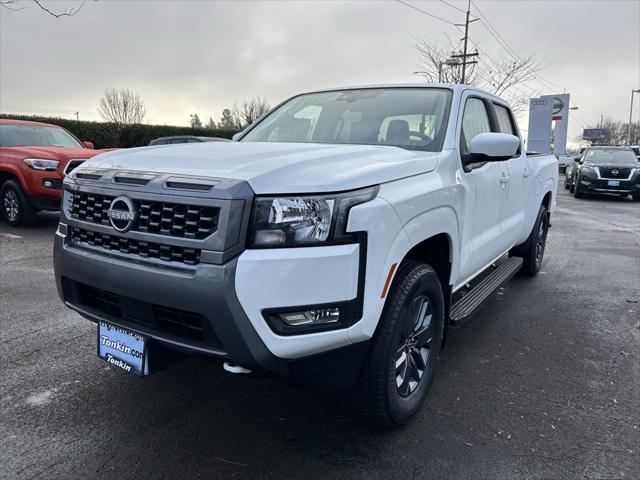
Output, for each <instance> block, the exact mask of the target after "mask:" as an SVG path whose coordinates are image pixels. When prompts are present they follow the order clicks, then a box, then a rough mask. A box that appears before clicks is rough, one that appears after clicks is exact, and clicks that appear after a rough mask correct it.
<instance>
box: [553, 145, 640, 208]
mask: <svg viewBox="0 0 640 480" xmlns="http://www.w3.org/2000/svg"><path fill="white" fill-rule="evenodd" d="M566 186H568V188H569V189H570V191H571V193H573V194H574V196H575V197H576V198H578V197H581V196H582V195H583V194H585V193H613V194H618V195H621V196H623V197H624V196H627V195H632V196H633V199H634V200H640V164H638V160H637V157H636V155H635V152H634V151H633V150H632V149H631V148H629V147H622V146H604V145H594V146H591V147H588V148H587V149H586V150H585V151H584V153H583V154H582V156H581V157H580V158H579V159H577V160H576V161H575V162H574V163H573V165H572V166H571V170H570V171H569V173H568V174H567V176H566V177H565V187H566Z"/></svg>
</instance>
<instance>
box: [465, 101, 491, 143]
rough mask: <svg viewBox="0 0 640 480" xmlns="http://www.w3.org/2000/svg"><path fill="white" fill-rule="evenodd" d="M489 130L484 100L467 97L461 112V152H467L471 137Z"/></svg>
mask: <svg viewBox="0 0 640 480" xmlns="http://www.w3.org/2000/svg"><path fill="white" fill-rule="evenodd" d="M490 131H491V124H490V123H489V114H488V113H487V107H486V106H485V104H484V102H483V101H482V100H480V99H479V98H474V97H471V98H468V99H467V102H466V103H465V105H464V113H463V114H462V153H463V154H467V153H469V145H470V144H471V139H473V137H475V136H476V135H478V134H480V133H487V132H490Z"/></svg>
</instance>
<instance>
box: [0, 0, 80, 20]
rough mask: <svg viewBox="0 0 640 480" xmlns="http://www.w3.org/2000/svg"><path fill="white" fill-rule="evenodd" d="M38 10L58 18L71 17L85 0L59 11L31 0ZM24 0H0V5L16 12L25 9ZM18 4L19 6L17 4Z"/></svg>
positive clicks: (38, 1)
mask: <svg viewBox="0 0 640 480" xmlns="http://www.w3.org/2000/svg"><path fill="white" fill-rule="evenodd" d="M31 2H32V3H34V4H35V5H36V6H37V7H38V8H40V10H42V11H44V12H46V13H48V14H49V15H51V16H52V17H55V18H60V17H73V16H74V15H75V14H76V13H78V12H79V11H80V9H81V8H82V7H83V6H84V3H85V0H82V2H81V3H80V5H79V6H77V7H76V8H70V9H68V10H63V11H61V12H54V11H53V10H51V9H49V8H48V7H46V6H45V5H44V4H43V2H42V1H41V0H31ZM24 3H25V2H24V1H22V2H21V1H19V0H0V7H4V8H6V9H8V10H11V11H14V12H18V11H20V10H25V9H26V8H27V7H26V6H22V5H24ZM19 5H20V6H19Z"/></svg>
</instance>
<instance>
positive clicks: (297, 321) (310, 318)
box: [280, 307, 340, 326]
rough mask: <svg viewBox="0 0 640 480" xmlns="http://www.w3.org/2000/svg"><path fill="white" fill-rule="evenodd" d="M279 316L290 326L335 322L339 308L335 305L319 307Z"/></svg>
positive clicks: (338, 316)
mask: <svg viewBox="0 0 640 480" xmlns="http://www.w3.org/2000/svg"><path fill="white" fill-rule="evenodd" d="M280 318H281V319H282V321H283V322H284V323H286V324H287V325H291V326H298V325H321V324H327V323H337V322H338V320H340V309H339V308H337V307H335V308H319V309H315V310H307V311H304V312H290V313H281V314H280Z"/></svg>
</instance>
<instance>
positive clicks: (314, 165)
mask: <svg viewBox="0 0 640 480" xmlns="http://www.w3.org/2000/svg"><path fill="white" fill-rule="evenodd" d="M437 161H438V160H437V155H436V154H435V153H432V152H422V151H412V150H405V149H403V148H398V147H391V146H378V145H333V144H309V143H304V144H303V143H270V142H215V143H213V142H211V143H194V144H180V145H162V146H156V147H142V148H133V149H127V150H118V151H114V152H109V153H104V154H102V155H99V156H98V157H95V158H93V159H91V160H89V161H87V162H84V164H83V165H82V166H81V167H80V169H96V168H99V169H118V170H125V171H129V172H131V171H139V172H152V173H170V174H179V175H193V176H197V177H218V178H227V179H236V180H246V181H247V182H249V184H250V185H251V188H253V190H254V192H256V193H260V194H265V193H294V192H295V193H311V192H326V191H341V190H351V189H354V188H360V187H365V186H369V185H375V184H379V183H384V182H388V181H391V180H396V179H399V178H403V177H408V176H412V175H417V174H419V173H424V172H428V171H431V170H433V169H435V167H436V165H437Z"/></svg>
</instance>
